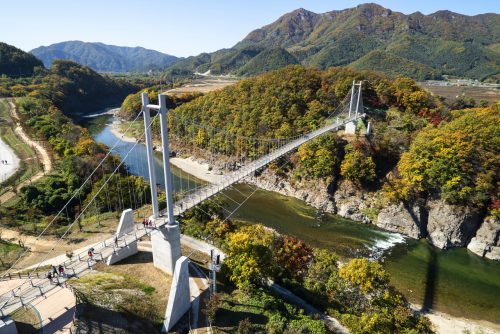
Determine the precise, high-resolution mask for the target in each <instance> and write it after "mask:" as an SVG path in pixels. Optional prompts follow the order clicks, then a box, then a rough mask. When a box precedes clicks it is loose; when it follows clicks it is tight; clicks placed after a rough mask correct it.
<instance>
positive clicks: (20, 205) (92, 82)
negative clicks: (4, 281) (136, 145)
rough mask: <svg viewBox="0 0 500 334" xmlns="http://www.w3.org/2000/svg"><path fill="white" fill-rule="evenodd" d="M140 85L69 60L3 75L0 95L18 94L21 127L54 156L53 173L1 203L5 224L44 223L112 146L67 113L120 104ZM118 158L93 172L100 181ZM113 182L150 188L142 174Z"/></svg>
mask: <svg viewBox="0 0 500 334" xmlns="http://www.w3.org/2000/svg"><path fill="white" fill-rule="evenodd" d="M141 88H142V86H139V85H136V84H134V83H129V82H125V81H115V80H112V79H111V78H108V77H103V76H101V75H99V74H97V73H96V72H94V71H93V70H91V69H90V68H88V67H84V66H82V65H79V64H77V63H74V62H71V61H65V60H59V61H55V62H54V63H53V64H52V67H51V68H50V70H44V71H40V72H39V73H38V75H37V76H33V77H25V78H7V77H1V78H0V96H2V97H16V100H15V102H16V104H17V113H18V115H19V117H20V121H21V125H22V127H23V128H24V129H25V130H26V132H27V133H29V135H30V137H31V138H33V139H34V140H37V141H39V142H41V143H43V145H44V147H46V148H47V149H48V150H49V152H50V154H51V155H52V158H53V159H54V164H53V165H54V169H53V170H52V171H51V173H49V174H48V175H46V176H44V177H43V178H42V179H40V180H38V181H37V182H36V183H33V184H30V185H28V186H25V187H23V188H22V189H21V190H20V192H19V193H18V195H19V196H18V197H17V198H15V199H14V201H15V205H12V203H2V206H0V221H1V223H2V224H3V225H4V226H11V227H16V228H19V229H20V230H22V231H26V232H29V233H36V232H37V231H39V230H40V228H43V227H45V225H46V224H47V223H48V222H49V221H50V220H51V219H52V218H53V215H54V214H55V213H57V212H58V211H59V210H60V209H61V207H62V206H63V205H64V204H65V203H66V202H67V201H68V200H69V199H70V198H71V196H72V195H73V192H74V191H75V190H76V189H77V188H78V187H79V186H80V185H81V184H82V182H83V181H84V180H85V179H86V178H87V177H88V175H89V174H90V172H92V170H94V168H95V167H96V166H97V165H98V164H99V162H100V161H101V160H102V159H103V157H104V156H105V153H106V151H107V147H105V146H104V145H103V144H98V143H97V142H95V141H94V139H93V138H92V137H91V135H90V133H89V132H88V130H87V129H85V128H82V127H80V126H77V125H75V124H74V123H73V121H72V119H71V118H70V117H68V116H74V115H75V114H81V113H94V112H95V111H96V109H101V108H103V107H105V106H108V103H111V102H113V101H114V102H113V103H117V102H118V101H121V100H123V98H124V97H125V96H126V95H127V94H128V93H131V92H133V91H136V90H139V89H141ZM118 159H119V158H117V157H113V156H112V157H111V158H110V159H107V160H106V161H105V162H104V163H103V164H102V168H100V169H99V170H98V171H96V173H95V174H94V178H95V180H96V182H102V181H101V179H102V178H104V177H105V176H106V175H107V174H109V173H111V172H112V171H113V170H114V169H115V168H116V163H117V161H118ZM114 181H116V182H115V183H114V185H113V186H115V187H118V184H117V183H118V182H127V184H130V182H132V184H134V185H135V186H136V187H137V188H136V189H135V190H136V191H137V192H141V191H146V190H147V185H146V184H145V183H144V182H143V181H142V179H141V178H139V177H135V176H130V177H129V178H122V179H120V180H114ZM92 190H93V189H92V185H90V184H89V185H88V186H87V187H85V188H84V189H82V190H81V193H80V194H79V197H80V199H81V200H82V201H83V200H84V199H85V196H86V195H87V194H88V193H90V192H91V191H92ZM145 196H147V194H145ZM112 200H113V199H112ZM4 204H5V205H4ZM81 205H82V202H81V201H73V202H71V203H70V204H69V205H68V211H67V212H66V216H65V217H64V218H62V217H61V218H60V219H59V220H58V221H57V222H56V224H53V225H52V226H51V228H50V230H49V231H48V232H49V233H60V231H64V230H65V229H66V228H67V224H69V223H70V222H71V221H72V218H74V217H75V215H76V214H78V212H79V210H81ZM126 205H129V206H130V205H132V204H131V203H128V204H126ZM79 224H82V223H81V222H79ZM80 226H81V225H80ZM80 229H81V227H80Z"/></svg>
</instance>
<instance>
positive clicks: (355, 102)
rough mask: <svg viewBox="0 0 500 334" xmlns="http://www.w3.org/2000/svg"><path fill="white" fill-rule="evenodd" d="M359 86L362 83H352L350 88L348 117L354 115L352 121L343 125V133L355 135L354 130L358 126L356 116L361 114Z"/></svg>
mask: <svg viewBox="0 0 500 334" xmlns="http://www.w3.org/2000/svg"><path fill="white" fill-rule="evenodd" d="M361 85H362V81H360V82H359V83H356V81H354V80H353V81H352V88H351V100H350V101H349V115H348V117H349V118H350V117H351V115H352V114H354V120H353V121H351V122H349V123H347V124H346V125H345V133H349V134H355V133H356V128H357V125H358V116H359V115H362V114H363V98H362V96H361V88H362V87H361ZM356 87H358V89H357V94H356Z"/></svg>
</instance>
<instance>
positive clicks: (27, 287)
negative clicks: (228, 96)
mask: <svg viewBox="0 0 500 334" xmlns="http://www.w3.org/2000/svg"><path fill="white" fill-rule="evenodd" d="M361 91H362V87H361V82H360V83H355V82H353V85H352V89H351V91H350V93H349V94H348V95H347V96H346V97H345V98H344V99H343V100H342V101H340V103H339V104H338V106H337V108H336V109H335V110H334V111H333V112H331V113H328V114H327V115H326V117H325V118H324V120H323V122H322V125H321V126H317V127H316V128H315V129H313V130H311V131H310V132H308V133H305V134H301V135H297V136H295V137H291V138H280V139H258V138H246V137H238V136H233V137H232V141H233V143H234V142H238V141H239V143H240V145H239V146H241V143H248V142H251V145H250V146H251V147H252V149H253V152H257V153H258V154H259V156H257V154H254V155H253V157H252V158H250V154H249V153H248V150H247V151H245V150H240V153H239V155H238V154H236V156H235V155H234V154H233V156H232V158H233V160H234V161H237V162H238V163H237V164H234V166H236V167H235V168H233V170H232V171H229V172H226V173H225V174H224V175H223V177H221V178H220V180H219V181H218V182H215V183H209V184H203V185H198V186H197V187H194V188H193V187H191V188H190V187H187V188H186V191H185V192H181V193H177V194H175V195H174V192H173V178H172V175H171V170H170V162H169V157H170V150H169V133H168V131H169V129H168V127H167V108H166V98H165V96H164V95H162V94H160V95H159V104H158V105H154V104H150V103H149V100H148V95H147V93H143V95H142V110H141V113H139V115H138V116H137V117H136V119H137V118H138V117H139V116H140V115H142V116H143V119H144V132H143V133H142V135H141V137H140V138H139V140H138V141H137V142H136V143H135V144H134V146H133V147H132V148H131V149H130V151H129V152H127V153H126V154H124V156H123V157H122V160H121V162H119V163H116V165H114V166H115V168H114V170H113V171H112V172H111V173H110V174H109V175H107V176H106V175H104V174H103V177H104V178H105V179H106V180H105V182H102V184H101V185H100V187H98V189H97V191H95V192H93V194H94V195H93V197H92V198H90V200H88V201H84V202H82V200H81V198H80V194H81V193H82V190H83V189H85V187H87V189H88V187H93V186H94V187H95V186H96V185H97V184H98V183H97V181H98V180H97V177H98V175H99V173H98V170H99V169H100V168H101V169H102V168H103V164H104V161H105V160H106V159H109V160H112V159H113V154H112V152H113V149H114V147H112V148H110V150H109V151H108V152H107V153H106V154H105V156H104V157H103V158H102V160H101V161H100V162H99V164H98V165H97V167H96V168H95V170H94V171H93V172H92V173H91V174H90V175H89V176H88V177H87V178H86V179H85V181H84V182H83V183H82V185H81V187H80V188H79V189H77V190H76V191H75V192H74V194H73V196H72V198H71V199H70V200H69V201H68V202H67V203H66V204H65V205H64V206H63V207H62V208H61V210H60V211H59V212H58V214H57V215H56V216H55V217H54V219H52V221H51V222H49V223H48V224H47V226H46V227H45V228H44V229H43V231H42V232H41V233H40V234H39V235H38V236H37V238H36V240H39V239H40V238H42V237H44V236H45V235H47V234H48V233H49V228H50V226H51V225H53V224H55V222H56V221H58V220H60V219H62V218H65V219H67V220H68V221H69V222H70V224H68V226H67V228H66V230H65V231H64V233H62V235H61V237H60V239H61V241H63V240H64V239H66V238H67V237H68V235H69V234H70V233H71V231H72V228H73V226H74V225H75V224H77V222H78V221H79V220H80V219H83V217H84V216H83V215H84V214H85V213H86V212H87V213H92V212H96V211H92V210H97V208H98V207H101V206H98V204H97V201H98V200H99V194H101V193H104V192H106V191H109V184H110V182H112V180H113V176H115V175H120V174H124V172H123V166H122V165H123V164H124V163H125V162H126V161H129V160H130V159H131V158H132V157H133V155H134V153H133V149H134V148H135V146H136V145H138V143H139V141H142V140H143V141H144V143H145V146H146V153H147V154H146V155H147V157H146V158H147V162H148V177H149V191H150V192H151V206H152V212H151V216H150V218H149V219H150V221H152V226H141V225H139V226H137V225H135V224H134V217H133V210H132V209H131V208H129V209H125V208H124V207H122V209H125V210H123V212H122V214H121V218H120V222H119V225H118V228H117V232H116V234H115V235H113V236H111V237H109V238H106V239H105V240H102V241H100V242H98V243H95V244H93V245H91V246H87V247H85V249H80V250H78V251H74V253H73V254H72V256H71V257H68V256H66V255H65V254H64V253H63V254H57V250H56V248H53V249H52V250H51V251H49V252H47V254H45V256H44V258H43V259H42V260H41V261H39V262H38V263H37V264H36V265H34V266H31V267H29V268H24V269H23V268H20V267H19V266H18V264H19V263H21V260H22V259H24V258H26V257H27V256H28V255H29V252H28V249H26V251H24V252H23V253H22V254H21V255H20V256H19V258H18V259H17V260H16V261H15V262H14V263H13V264H12V266H11V267H10V268H9V269H8V270H6V271H5V272H4V273H3V274H2V275H0V279H8V278H11V277H15V278H22V279H23V281H22V283H20V284H19V285H18V286H16V287H14V288H13V289H11V290H9V291H8V292H6V293H3V294H2V295H0V317H2V318H3V317H6V316H8V315H9V314H11V313H13V312H14V311H16V310H17V309H19V308H21V307H23V306H25V305H28V304H29V303H30V302H31V301H33V300H35V299H37V298H40V297H41V296H45V295H46V294H47V293H48V292H50V291H51V290H52V289H54V288H55V287H57V284H63V283H64V282H65V281H66V280H68V279H70V278H72V277H81V276H82V275H84V274H86V273H88V272H89V271H90V270H91V269H92V265H93V264H94V263H95V262H96V261H104V262H106V263H107V264H108V265H112V264H113V263H116V262H118V261H120V260H122V259H124V258H126V257H128V256H130V255H133V254H135V253H137V243H138V241H139V240H140V239H141V238H143V237H145V236H150V238H151V244H152V250H153V262H154V265H155V266H156V267H158V268H160V269H162V270H163V271H165V272H166V273H168V274H171V275H173V276H174V277H173V282H174V283H173V285H172V287H171V291H170V295H169V301H168V305H167V311H166V314H165V321H164V330H165V331H166V330H169V329H170V328H171V327H172V326H173V325H174V324H175V323H176V322H177V321H178V320H179V319H180V317H182V315H183V314H184V313H185V312H186V311H187V310H188V309H189V307H190V302H189V284H188V283H187V280H188V278H189V274H188V272H187V258H185V257H183V256H181V248H180V228H179V225H178V223H177V222H176V220H175V217H176V216H180V215H182V214H183V213H184V212H186V211H187V210H190V209H192V208H194V207H196V206H197V205H199V204H200V203H202V202H204V201H206V200H208V199H210V198H211V197H213V196H215V195H217V194H219V193H221V192H223V191H224V190H225V189H228V188H231V187H232V186H233V185H234V184H235V183H238V182H242V181H244V180H245V178H247V177H250V176H252V175H255V173H257V172H259V171H260V170H262V169H263V168H265V167H266V166H267V165H268V164H270V163H271V162H273V161H276V160H277V159H279V158H280V157H282V156H284V155H286V154H288V153H290V152H292V151H294V150H295V149H297V148H298V147H299V146H300V145H303V144H305V143H307V142H309V141H311V140H313V139H315V138H317V137H320V136H321V135H323V134H325V133H327V132H330V131H336V130H339V129H340V128H343V127H346V125H352V124H356V123H357V121H358V119H359V118H360V117H364V113H363V104H362V93H361ZM151 112H153V113H154V114H155V115H154V117H151ZM158 117H159V123H160V131H161V142H162V153H163V154H162V159H163V178H164V182H165V199H166V209H164V210H162V211H160V210H159V203H158V190H157V183H156V175H155V170H154V154H153V153H154V152H153V134H152V127H153V126H152V124H153V123H154V122H155V121H156V120H157V118H158ZM175 120H176V119H175V118H174V121H175ZM185 125H186V127H185V128H186V129H188V128H190V129H191V130H193V129H194V128H193V124H185ZM194 131H196V130H194ZM215 132H216V131H215V130H212V131H211V132H210V133H211V134H212V135H214V134H215ZM174 135H175V134H171V136H174ZM226 141H227V138H226ZM115 145H116V144H115ZM226 146H227V145H226ZM234 146H235V147H236V146H237V145H235V144H234ZM210 150H211V154H212V155H213V156H215V157H218V158H220V157H221V156H223V155H224V154H226V155H227V156H230V154H227V152H225V151H224V150H226V151H227V148H225V149H224V150H223V149H220V148H218V147H217V146H213V147H212V148H211V149H210ZM127 173H128V171H127ZM120 191H121V190H120ZM124 192H127V191H126V190H124ZM128 195H129V196H130V197H131V198H132V197H136V198H137V197H139V194H135V193H134V190H133V189H130V190H129V191H128ZM174 197H175V198H176V200H175V201H174ZM245 200H246V199H245ZM243 202H244V201H243ZM243 202H242V203H239V205H238V206H237V208H239V207H240V206H241V205H242V204H243ZM75 203H79V205H80V207H81V210H80V212H79V213H78V214H75V215H74V216H71V215H70V214H69V213H68V208H70V207H71V206H72V205H75ZM144 204H146V203H140V204H137V201H136V205H135V206H136V207H141V206H143V205H144ZM148 204H149V203H148ZM104 207H107V208H109V210H112V208H111V206H110V205H109V203H108V205H107V206H106V205H104ZM237 208H236V209H237ZM236 209H235V210H236ZM98 211H99V210H97V212H98ZM115 211H116V210H115ZM232 213H234V211H233V212H231V213H229V216H230V215H231V214H232ZM227 218H229V217H227ZM227 218H226V219H227ZM89 247H91V248H92V249H93V251H92V254H89V252H88V251H87V249H88V248H89ZM47 265H54V266H59V265H62V266H63V267H64V268H65V273H66V274H67V277H58V278H56V280H57V284H54V283H53V282H51V281H49V280H48V279H46V278H45V277H43V276H42V277H40V271H41V270H43V269H44V268H45V266H47ZM21 272H22V273H21ZM186 289H187V292H186ZM0 333H1V328H0Z"/></svg>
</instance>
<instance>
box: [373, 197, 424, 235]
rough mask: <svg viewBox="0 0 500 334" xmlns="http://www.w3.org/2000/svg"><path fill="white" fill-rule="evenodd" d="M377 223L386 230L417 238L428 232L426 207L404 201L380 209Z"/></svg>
mask: <svg viewBox="0 0 500 334" xmlns="http://www.w3.org/2000/svg"><path fill="white" fill-rule="evenodd" d="M376 225H377V226H378V227H380V228H383V229H384V230H388V231H391V232H397V233H402V234H405V235H407V236H409V237H411V238H415V239H419V238H422V237H424V236H425V235H426V234H427V232H426V230H425V225H426V215H425V212H424V209H423V208H421V207H419V206H410V205H407V204H403V203H399V204H398V205H395V204H393V205H389V206H387V207H385V208H383V209H382V210H380V212H379V214H378V216H377V222H376Z"/></svg>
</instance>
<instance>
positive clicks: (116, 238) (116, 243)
mask: <svg viewBox="0 0 500 334" xmlns="http://www.w3.org/2000/svg"><path fill="white" fill-rule="evenodd" d="M115 247H118V236H117V235H115Z"/></svg>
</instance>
